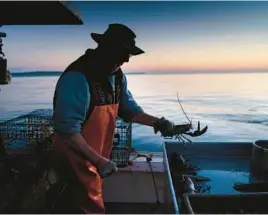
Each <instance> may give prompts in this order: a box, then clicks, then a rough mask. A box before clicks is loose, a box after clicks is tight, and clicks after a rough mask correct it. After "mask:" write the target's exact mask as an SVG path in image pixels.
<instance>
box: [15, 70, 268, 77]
mask: <svg viewBox="0 0 268 215" xmlns="http://www.w3.org/2000/svg"><path fill="white" fill-rule="evenodd" d="M260 73H268V70H260V71H259V70H257V71H214V72H210V71H184V72H183V71H179V72H178V71H174V72H173V71H168V72H164V71H163V72H126V73H125V74H126V75H201V74H202V75H206V74H207V75H213V74H215V75H217V74H221V75H223V74H260ZM61 74H62V72H59V71H40V72H39V71H36V72H11V75H12V77H47V76H60V75H61Z"/></svg>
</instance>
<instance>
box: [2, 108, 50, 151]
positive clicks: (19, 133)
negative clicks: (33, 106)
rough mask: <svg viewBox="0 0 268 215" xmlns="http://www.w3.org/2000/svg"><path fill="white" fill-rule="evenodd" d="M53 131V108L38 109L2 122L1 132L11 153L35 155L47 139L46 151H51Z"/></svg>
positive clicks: (6, 149) (5, 145)
mask: <svg viewBox="0 0 268 215" xmlns="http://www.w3.org/2000/svg"><path fill="white" fill-rule="evenodd" d="M52 132H53V124H52V110H51V109H38V110H35V111H32V112H30V113H28V114H25V115H22V116H19V117H16V118H13V119H10V120H7V121H4V122H1V123H0V134H1V136H2V139H3V142H4V147H5V151H6V153H7V154H9V155H17V156H27V155H29V156H30V155H34V154H35V152H36V150H37V149H38V147H40V146H41V144H42V143H45V140H46V145H42V147H43V148H44V152H45V153H47V152H49V151H51V150H52V149H51V143H52V141H51V134H52Z"/></svg>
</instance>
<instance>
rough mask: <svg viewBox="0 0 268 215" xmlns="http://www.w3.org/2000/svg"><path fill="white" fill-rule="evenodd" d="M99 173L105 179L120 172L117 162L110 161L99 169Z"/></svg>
mask: <svg viewBox="0 0 268 215" xmlns="http://www.w3.org/2000/svg"><path fill="white" fill-rule="evenodd" d="M97 171H98V173H99V175H100V177H101V178H105V177H108V176H110V175H112V174H113V173H114V172H118V168H117V166H116V163H115V162H113V161H108V162H107V163H106V164H104V165H102V166H100V167H98V168H97Z"/></svg>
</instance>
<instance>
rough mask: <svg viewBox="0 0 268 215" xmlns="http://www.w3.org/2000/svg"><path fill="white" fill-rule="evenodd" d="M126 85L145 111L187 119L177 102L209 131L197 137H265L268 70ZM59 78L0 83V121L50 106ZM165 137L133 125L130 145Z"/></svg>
mask: <svg viewBox="0 0 268 215" xmlns="http://www.w3.org/2000/svg"><path fill="white" fill-rule="evenodd" d="M127 78H128V86H129V89H130V90H131V92H132V94H133V95H134V97H135V98H136V100H137V101H138V103H139V104H140V105H141V106H142V107H143V108H144V110H145V111H147V112H148V113H150V114H152V115H156V116H159V117H160V116H165V117H167V118H168V119H171V120H173V121H174V122H176V123H185V122H187V120H186V118H185V116H184V115H183V112H182V111H181V109H180V106H179V104H178V102H177V96H176V93H177V92H178V93H179V96H180V100H181V102H182V105H183V108H184V110H185V111H186V113H187V114H188V116H189V117H190V118H191V119H192V120H193V123H197V120H200V121H201V125H208V128H209V129H208V131H207V133H206V134H205V135H204V136H202V137H198V138H196V139H195V140H196V141H255V140H257V139H268V132H267V129H268V127H267V125H268V97H267V95H268V84H267V79H268V74H233V75H232V74H226V75H221V74H217V75H128V76H127ZM57 79H58V77H15V78H13V80H12V84H11V85H6V86H1V92H0V101H1V103H0V120H4V119H8V118H11V117H14V116H18V115H20V114H23V113H27V112H30V111H32V110H34V109H38V108H52V97H53V92H54V87H55V84H56V81H57ZM162 142H163V139H162V138H161V137H160V136H159V135H157V136H156V135H154V133H153V129H152V128H148V127H145V126H140V125H134V126H133V144H134V146H135V147H137V148H139V149H142V150H153V151H154V150H155V151H159V150H161V144H162Z"/></svg>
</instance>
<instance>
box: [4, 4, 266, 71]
mask: <svg viewBox="0 0 268 215" xmlns="http://www.w3.org/2000/svg"><path fill="white" fill-rule="evenodd" d="M68 3H69V4H70V5H72V6H73V7H75V8H76V9H77V10H78V11H79V12H80V13H81V14H82V18H83V20H84V25H80V26H3V27H2V28H1V31H4V32H6V33H7V38H4V40H3V42H4V47H3V49H4V53H5V54H6V56H7V58H8V66H9V68H10V69H11V70H12V69H13V70H26V71H32V70H64V68H65V67H66V66H67V65H68V64H69V63H70V62H72V61H73V60H74V59H76V58H77V57H78V56H79V55H81V54H83V52H84V51H85V50H86V49H87V48H89V47H92V48H95V47H96V44H95V43H94V41H93V40H92V39H91V37H90V33H91V32H99V33H102V32H104V31H105V30H106V28H107V26H108V24H109V23H114V22H119V23H123V24H126V25H128V26H129V27H130V28H132V29H133V30H134V31H135V33H136V34H137V45H139V46H140V47H141V48H142V49H144V50H145V51H146V53H145V54H144V55H140V56H138V57H134V58H132V59H131V60H130V62H129V63H128V64H126V65H124V66H123V69H124V70H125V71H126V72H127V71H130V72H132V71H146V72H147V71H156V70H161V71H168V70H172V71H174V70H175V71H176V70H185V71H186V70H217V69H220V70H222V69H224V70H225V69H226V70H232V69H262V68H268V61H267V56H268V39H267V38H268V27H267V26H268V12H267V11H268V2H265V1H261V2H249V1H238V2H233V1H223V2H219V1H214V2H212V1H206V2H201V1H196V2H192V1H185V2H182V1H177V2H174V1H171V2H167V1H163V2H159V1H156V2H152V1H148V2H145V1H141V2H137V1H133V2H130V1H125V2H122V1H119V2H112V1H110V2H109V1H108V2H104V1H99V2H93V1H82V2H79V1H75V2H68Z"/></svg>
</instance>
